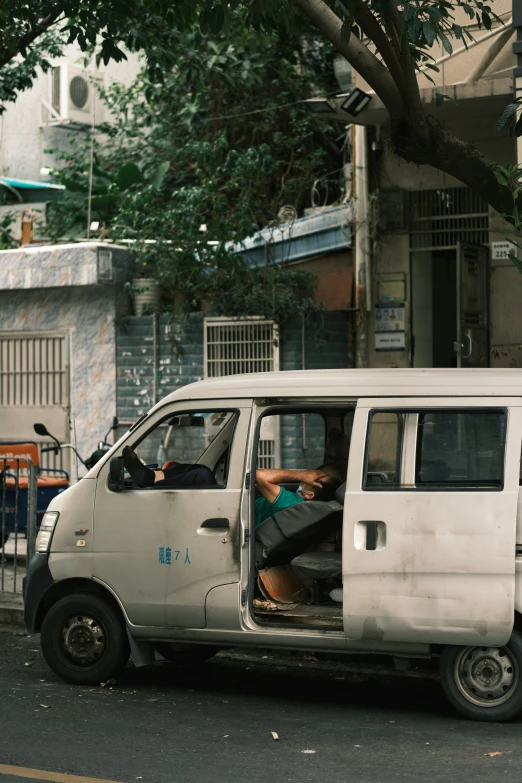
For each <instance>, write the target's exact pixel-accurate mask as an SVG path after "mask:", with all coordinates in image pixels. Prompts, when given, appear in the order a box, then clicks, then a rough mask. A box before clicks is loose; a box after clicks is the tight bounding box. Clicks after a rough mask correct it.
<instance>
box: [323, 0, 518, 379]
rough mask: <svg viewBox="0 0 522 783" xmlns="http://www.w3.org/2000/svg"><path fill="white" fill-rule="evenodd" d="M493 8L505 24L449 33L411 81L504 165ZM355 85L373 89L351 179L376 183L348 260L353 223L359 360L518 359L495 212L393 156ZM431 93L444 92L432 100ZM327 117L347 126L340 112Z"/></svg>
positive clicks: (503, 86) (504, 51) (509, 38)
mask: <svg viewBox="0 0 522 783" xmlns="http://www.w3.org/2000/svg"><path fill="white" fill-rule="evenodd" d="M494 11H495V13H497V14H498V15H499V16H500V17H501V19H502V21H503V23H504V24H503V25H499V24H495V25H494V27H493V29H492V30H491V31H487V30H484V29H482V30H478V29H477V28H476V26H475V27H474V28H471V32H472V34H473V36H474V38H475V41H474V42H473V43H470V44H469V45H468V47H467V49H466V48H465V47H464V46H463V45H462V42H459V41H453V42H452V43H453V49H454V52H453V54H452V55H448V54H447V52H445V51H444V49H443V48H442V46H437V47H434V48H433V51H432V54H433V57H434V59H435V61H436V62H437V64H438V66H439V68H440V72H439V73H438V74H437V73H434V72H432V71H430V72H429V73H430V76H431V77H432V78H433V80H434V81H435V85H434V84H432V83H431V82H430V81H429V80H428V79H427V77H425V76H422V75H421V76H419V86H420V88H421V98H422V101H423V103H424V104H425V106H426V108H427V109H428V111H429V112H430V113H432V114H433V115H435V116H436V117H437V118H438V119H439V120H440V121H441V122H442V123H443V124H444V126H445V127H446V128H447V129H448V130H449V131H450V132H452V133H453V134H455V135H456V136H458V137H460V138H462V139H465V140H466V141H469V142H472V143H473V144H475V146H477V147H478V148H479V150H481V151H482V152H483V153H484V154H485V155H487V156H488V157H489V158H491V159H493V160H495V161H498V162H499V163H502V164H505V163H514V162H515V161H516V143H515V140H514V139H513V138H512V137H510V136H509V135H508V134H507V133H506V132H504V133H495V131H494V126H495V123H496V122H497V120H498V118H499V117H500V116H501V114H502V112H503V110H504V108H505V107H506V105H507V104H508V103H510V102H511V101H512V100H513V70H514V68H515V65H516V60H515V55H514V54H513V41H514V39H515V31H514V30H513V27H512V22H511V0H495V3H494ZM461 15H462V19H459V22H460V23H462V25H463V26H465V25H469V18H468V17H466V15H465V14H464V12H463V11H461ZM353 84H354V85H355V86H357V87H359V88H361V89H363V90H364V91H365V92H367V93H368V94H370V95H372V100H371V102H370V103H369V104H368V106H367V107H366V108H365V109H364V110H363V111H362V112H361V114H360V115H359V116H358V117H357V120H356V122H357V123H358V127H357V128H356V129H355V134H354V148H355V152H356V157H357V153H358V152H359V159H358V161H357V167H358V169H357V170H358V173H356V188H357V176H361V172H360V170H359V167H362V168H363V172H362V176H363V178H364V177H366V179H368V177H369V178H370V179H371V180H372V181H373V183H374V188H373V198H372V199H371V204H370V208H369V209H364V205H363V210H364V212H365V215H364V216H363V218H362V221H361V222H360V223H359V226H360V229H359V230H360V231H361V232H364V231H365V230H366V228H367V227H368V226H369V233H370V236H369V238H368V239H369V244H368V251H369V252H368V254H367V258H364V259H361V252H359V258H357V254H358V250H357V224H356V231H355V234H356V236H355V239H354V246H355V262H354V266H355V269H356V270H357V268H358V265H360V264H361V263H362V262H364V263H365V264H367V278H366V280H367V302H366V304H367V344H366V346H365V350H364V354H361V355H359V363H360V364H367V366H370V367H409V366H412V367H452V366H492V367H521V366H522V350H520V349H519V346H520V345H521V343H522V315H521V313H522V309H521V303H522V276H521V275H520V274H519V272H518V271H517V269H516V267H515V266H514V265H513V264H512V263H511V262H510V261H509V259H508V258H507V256H506V235H505V234H503V233H502V231H503V228H504V226H503V221H502V220H501V219H500V217H499V216H498V214H496V213H495V212H494V211H493V210H492V209H491V208H490V207H489V206H488V204H487V203H486V202H485V201H484V200H483V199H481V198H480V197H478V196H477V195H476V194H475V193H473V192H472V191H470V190H469V189H468V188H467V187H465V186H464V185H463V184H462V182H459V181H458V180H456V179H454V178H452V177H450V176H448V175H446V174H444V173H442V172H440V171H438V170H436V169H434V168H432V167H430V166H414V165H412V164H407V163H405V162H404V161H403V160H402V159H400V158H398V157H397V156H396V155H395V154H394V153H393V151H392V149H391V147H390V144H389V140H388V137H387V132H386V124H387V113H386V110H385V108H384V106H383V104H382V102H381V101H380V99H379V98H378V97H377V96H376V95H375V94H373V93H372V91H371V90H370V88H369V87H368V85H367V84H366V83H365V82H363V81H362V79H361V78H360V77H359V76H358V75H357V74H354V81H353ZM437 93H439V94H443V95H446V96H449V98H450V99H452V100H445V101H444V102H443V103H442V104H441V105H437V103H438V101H437ZM332 116H335V117H336V118H337V119H338V120H339V119H341V116H344V121H345V123H346V119H347V115H346V114H344V115H342V114H341V112H340V111H337V112H336V113H335V114H334V115H332ZM375 207H376V208H375ZM358 208H359V209H360V208H361V205H359V206H358ZM361 226H362V228H361ZM362 252H363V253H364V248H363V249H362ZM356 274H357V272H356ZM365 309H366V308H365Z"/></svg>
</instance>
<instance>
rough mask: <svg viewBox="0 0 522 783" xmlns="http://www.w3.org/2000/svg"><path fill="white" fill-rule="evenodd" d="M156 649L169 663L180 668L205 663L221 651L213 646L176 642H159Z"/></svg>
mask: <svg viewBox="0 0 522 783" xmlns="http://www.w3.org/2000/svg"><path fill="white" fill-rule="evenodd" d="M154 649H155V650H156V652H158V653H159V654H160V655H161V657H162V658H165V660H166V661H169V663H175V664H177V665H178V666H190V665H191V664H192V665H197V664H200V663H205V661H208V660H209V658H213V657H214V655H216V653H218V652H219V650H220V649H221V648H220V647H216V646H215V645H213V644H190V643H186V644H178V643H176V642H158V643H157V644H155V645H154Z"/></svg>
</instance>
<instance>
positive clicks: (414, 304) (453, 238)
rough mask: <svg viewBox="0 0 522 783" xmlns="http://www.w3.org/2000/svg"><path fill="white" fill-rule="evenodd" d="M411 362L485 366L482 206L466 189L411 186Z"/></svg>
mask: <svg viewBox="0 0 522 783" xmlns="http://www.w3.org/2000/svg"><path fill="white" fill-rule="evenodd" d="M408 206H409V210H408V211H409V214H410V215H411V222H410V273H411V335H412V356H411V362H412V366H413V367H419V368H421V367H437V368H443V367H457V366H458V367H487V366H489V345H488V344H489V319H488V282H487V281H488V274H489V272H488V268H489V263H488V262H489V252H488V245H489V214H488V205H487V204H486V202H484V201H483V199H481V198H480V197H479V196H478V195H477V194H476V193H474V192H473V191H471V190H470V189H469V188H465V187H456V188H440V189H439V188H437V189H434V190H423V191H410V193H409V194H408Z"/></svg>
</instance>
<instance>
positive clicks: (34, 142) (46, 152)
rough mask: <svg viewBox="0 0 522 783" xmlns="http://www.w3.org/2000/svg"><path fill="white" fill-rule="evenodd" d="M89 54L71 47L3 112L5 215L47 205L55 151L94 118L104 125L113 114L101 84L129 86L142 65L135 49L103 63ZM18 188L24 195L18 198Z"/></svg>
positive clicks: (0, 173)
mask: <svg viewBox="0 0 522 783" xmlns="http://www.w3.org/2000/svg"><path fill="white" fill-rule="evenodd" d="M83 58H84V55H82V52H81V51H80V49H79V48H78V47H77V46H76V45H71V46H68V47H66V49H65V52H64V56H63V57H61V58H60V59H57V60H56V61H54V62H53V68H52V70H51V71H49V72H47V73H42V72H39V74H38V75H37V77H36V79H35V80H34V82H33V85H32V87H31V88H30V89H28V90H25V91H24V92H22V93H20V95H19V97H18V99H17V100H16V102H15V103H12V104H8V105H7V106H6V110H5V112H4V113H3V114H1V115H0V186H1V185H2V184H3V183H5V184H6V185H7V188H4V189H3V194H0V195H3V196H4V198H3V201H2V203H3V204H4V205H3V206H0V216H1V215H2V214H3V213H5V212H17V213H22V212H23V211H24V210H28V209H32V210H33V211H34V212H36V213H41V212H42V211H43V210H44V209H45V203H46V202H47V201H48V200H49V199H50V198H52V197H53V192H52V189H50V188H46V187H45V186H46V185H47V183H48V182H49V178H50V177H49V173H48V172H49V169H51V168H53V166H55V165H56V163H57V159H56V156H55V155H53V153H52V152H51V150H57V149H59V150H67V149H68V148H69V147H70V142H71V138H72V136H73V135H74V134H79V133H83V134H85V133H86V132H89V129H90V128H91V127H92V124H93V121H94V124H95V125H99V124H100V123H101V122H103V121H104V120H106V119H107V116H106V112H107V108H106V107H105V106H104V105H103V103H102V101H101V99H100V98H99V94H98V90H97V89H96V85H102V86H105V87H106V86H109V85H110V84H111V83H113V82H121V83H122V84H125V85H128V84H130V83H131V82H132V81H133V80H134V78H135V77H136V75H137V73H138V71H139V69H140V61H139V58H138V57H137V56H136V55H134V54H128V60H126V61H123V62H121V63H114V62H110V63H109V64H108V65H107V66H105V65H104V64H103V63H101V64H100V67H99V68H97V67H96V65H95V64H94V62H91V63H90V64H88V65H85V63H84V62H83ZM13 188H14V189H15V191H18V196H19V197H20V198H17V197H16V194H15V195H14V197H13V193H12V190H13ZM28 196H29V198H28ZM6 201H7V202H8V203H7V204H6Z"/></svg>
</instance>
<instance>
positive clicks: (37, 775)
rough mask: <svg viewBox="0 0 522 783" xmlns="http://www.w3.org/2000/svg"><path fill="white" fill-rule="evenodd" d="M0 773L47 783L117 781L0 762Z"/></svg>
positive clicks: (100, 782)
mask: <svg viewBox="0 0 522 783" xmlns="http://www.w3.org/2000/svg"><path fill="white" fill-rule="evenodd" d="M0 775H12V776H13V777H16V778H25V779H26V780H39V781H49V783H117V781H115V780H102V779H101V778H86V777H84V776H83V775H67V773H64V772H49V770H46V769H30V768H29V767H11V766H10V765H9V764H0Z"/></svg>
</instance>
